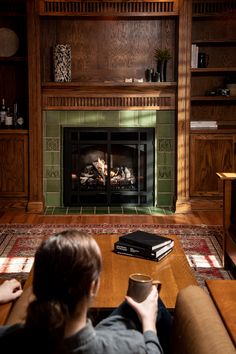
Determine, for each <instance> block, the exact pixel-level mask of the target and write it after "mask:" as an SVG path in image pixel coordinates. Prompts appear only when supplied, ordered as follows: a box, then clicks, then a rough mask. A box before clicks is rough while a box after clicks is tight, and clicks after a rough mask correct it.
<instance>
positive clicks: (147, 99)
mask: <svg viewBox="0 0 236 354" xmlns="http://www.w3.org/2000/svg"><path fill="white" fill-rule="evenodd" d="M175 101H176V83H166V82H160V83H145V82H144V83H137V84H134V83H113V82H112V83H87V84H85V83H66V84H64V83H47V84H43V85H42V108H43V110H80V109H82V110H140V109H142V110H174V109H175V108H176V104H175Z"/></svg>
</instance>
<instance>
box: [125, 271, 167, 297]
mask: <svg viewBox="0 0 236 354" xmlns="http://www.w3.org/2000/svg"><path fill="white" fill-rule="evenodd" d="M153 285H156V286H157V287H158V291H160V288H161V282H160V281H159V280H153V279H152V278H151V277H150V276H149V275H146V274H141V273H134V274H131V275H130V276H129V284H128V290H127V295H128V296H130V297H132V298H133V299H134V300H135V301H137V302H142V301H144V300H145V299H146V297H147V296H148V295H149V294H150V292H151V290H152V286H153Z"/></svg>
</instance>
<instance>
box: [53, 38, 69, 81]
mask: <svg viewBox="0 0 236 354" xmlns="http://www.w3.org/2000/svg"><path fill="white" fill-rule="evenodd" d="M53 62H54V81H55V82H70V81H71V46H70V44H56V45H55V46H54V48H53Z"/></svg>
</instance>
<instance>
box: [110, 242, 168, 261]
mask: <svg viewBox="0 0 236 354" xmlns="http://www.w3.org/2000/svg"><path fill="white" fill-rule="evenodd" d="M173 246H174V241H172V242H170V243H169V244H168V245H165V246H163V247H161V248H158V250H157V251H156V250H153V251H152V250H148V249H147V248H143V247H140V246H136V245H131V244H129V243H126V242H123V241H117V242H115V244H114V251H121V252H124V253H132V254H133V255H141V256H143V257H149V258H150V257H151V258H154V259H155V258H158V257H159V256H161V255H162V254H163V253H165V252H166V251H168V250H169V249H171V248H173Z"/></svg>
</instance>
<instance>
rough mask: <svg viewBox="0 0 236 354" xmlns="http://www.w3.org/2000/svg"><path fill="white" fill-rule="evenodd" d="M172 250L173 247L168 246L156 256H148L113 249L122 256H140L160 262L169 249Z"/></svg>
mask: <svg viewBox="0 0 236 354" xmlns="http://www.w3.org/2000/svg"><path fill="white" fill-rule="evenodd" d="M172 250H173V247H172V248H170V249H169V250H168V251H166V252H164V253H163V254H161V255H160V256H158V257H156V258H155V257H148V256H143V255H141V254H134V253H129V252H123V251H120V250H115V249H114V252H115V253H117V254H120V255H123V256H128V257H136V258H142V259H147V260H150V261H154V262H160V261H161V260H162V259H163V258H165V257H166V256H167V255H168V254H169V253H170V252H171V251H172Z"/></svg>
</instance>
